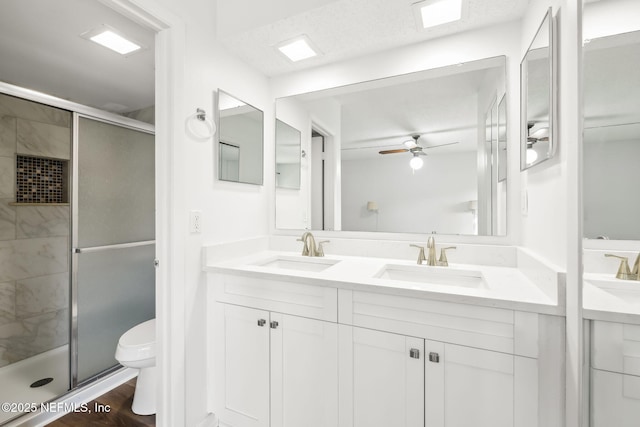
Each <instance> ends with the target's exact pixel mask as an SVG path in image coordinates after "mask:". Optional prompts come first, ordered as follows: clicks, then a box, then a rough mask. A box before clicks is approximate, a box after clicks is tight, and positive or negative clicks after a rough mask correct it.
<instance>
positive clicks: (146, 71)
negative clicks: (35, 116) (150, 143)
mask: <svg viewBox="0 0 640 427" xmlns="http://www.w3.org/2000/svg"><path fill="white" fill-rule="evenodd" d="M103 24H107V25H109V26H111V27H113V28H114V29H116V30H118V31H120V32H122V33H123V34H124V35H127V36H128V37H131V38H132V39H133V40H135V41H137V42H138V43H140V44H142V45H143V46H144V47H145V49H144V50H142V51H138V52H136V53H133V54H131V55H129V56H126V57H124V56H121V55H119V54H117V53H115V52H113V51H110V50H108V49H107V48H104V47H102V46H100V45H97V44H95V43H93V42H90V41H88V40H86V39H83V38H81V37H80V34H82V33H84V32H86V31H89V30H92V29H94V28H96V27H98V26H100V25H103ZM0 58H2V60H1V61H0V81H3V82H6V83H11V84H15V85H17V86H22V87H26V88H29V89H33V90H37V91H40V92H44V93H47V94H50V95H53V96H57V97H59V98H63V99H68V100H71V101H74V102H77V103H80V104H84V105H89V106H92V107H96V108H100V109H103V110H107V111H112V112H115V113H123V112H130V111H134V110H138V109H142V108H146V107H149V106H151V105H153V104H154V34H153V33H152V32H150V31H148V30H145V29H144V28H141V27H140V26H139V25H137V24H136V23H134V22H132V21H130V20H128V19H126V18H124V17H123V16H121V15H119V14H117V13H115V12H114V11H113V10H111V9H109V8H107V7H106V6H104V5H103V4H101V3H100V2H99V1H97V0H55V1H52V0H2V13H0Z"/></svg>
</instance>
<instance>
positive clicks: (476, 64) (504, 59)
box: [273, 54, 513, 239]
mask: <svg viewBox="0 0 640 427" xmlns="http://www.w3.org/2000/svg"><path fill="white" fill-rule="evenodd" d="M498 60H499V61H500V64H499V67H501V73H502V74H503V76H504V83H501V85H503V89H504V91H502V90H498V91H497V93H494V94H493V95H492V96H491V97H490V98H491V105H490V106H489V108H488V111H493V116H494V121H495V123H494V126H493V127H494V128H497V105H498V100H500V99H503V97H505V98H508V97H509V96H510V91H509V85H508V84H507V82H508V55H505V54H501V55H497V56H489V57H485V58H480V59H472V60H469V61H466V62H462V63H455V64H444V65H440V66H436V67H434V68H425V69H420V70H416V71H410V72H406V73H401V74H392V75H385V76H382V77H378V78H374V79H370V80H362V81H355V82H350V83H347V84H343V85H338V86H332V87H327V88H321V89H315V90H310V91H308V92H298V93H292V94H286V95H284V96H282V97H278V98H276V99H275V112H276V114H275V116H276V117H278V111H279V108H278V101H279V100H281V99H295V98H296V97H300V96H303V97H309V96H311V97H313V96H315V95H317V94H318V93H320V92H325V91H327V92H329V91H338V92H340V91H341V90H343V89H345V88H349V87H353V86H356V85H367V86H369V85H371V84H373V83H376V82H378V81H380V80H388V79H394V78H403V79H407V78H410V79H412V78H413V76H416V75H420V74H422V73H428V74H425V75H429V76H434V77H430V78H435V77H441V76H442V73H443V71H444V70H447V69H452V70H458V69H459V67H460V66H462V65H465V66H467V65H470V64H471V65H473V67H472V68H471V70H469V71H472V70H477V69H491V68H495V67H497V66H498V65H492V64H494V63H496V64H497V61H498ZM487 64H490V65H487ZM459 73H460V72H459V71H457V72H455V73H454V74H459ZM511 96H513V95H511ZM314 99H315V98H314ZM478 119H479V117H478ZM279 120H282V119H279ZM478 126H479V127H480V123H478ZM311 127H312V129H314V130H315V129H317V130H318V131H320V132H321V133H323V134H324V133H325V132H324V131H322V125H321V124H318V122H317V121H313V120H312V126H311ZM325 137H326V134H325ZM494 139H497V138H494ZM496 142H497V141H496ZM303 145H304V144H303ZM332 149H333V148H332ZM494 156H495V147H493V152H492V153H491V155H490V158H489V164H490V165H493V164H495V160H494V159H493V157H494ZM274 163H275V162H274ZM332 173H333V171H332ZM495 177H497V171H496V172H495V176H494V177H492V179H494V178H495ZM274 188H275V185H274ZM341 191H342V190H341V189H340V192H341ZM491 193H492V190H491V191H489V194H491ZM274 194H275V190H274ZM508 196H510V195H508ZM274 197H275V198H276V199H277V195H274ZM477 198H478V199H479V196H478V197H477ZM471 202H474V203H471ZM277 205H278V202H277V200H274V219H273V230H274V232H275V233H277V234H290V233H291V232H299V231H303V230H305V229H311V230H312V231H313V232H339V233H345V234H347V235H361V234H364V233H373V235H375V236H398V238H409V236H412V235H416V234H425V233H429V231H421V230H420V231H416V230H412V231H406V230H404V231H396V230H394V231H374V230H353V229H347V230H345V229H344V228H342V224H340V226H339V227H338V229H335V227H334V228H327V229H319V228H313V227H311V228H309V227H308V226H305V228H293V227H284V228H283V227H279V226H278V219H277V212H278V208H277ZM464 206H468V211H469V212H473V213H474V215H477V211H478V207H479V206H480V202H476V201H474V200H472V201H469V203H468V204H465V205H464ZM333 208H334V206H332V207H331V209H333ZM492 210H493V209H492ZM503 215H504V223H505V225H504V227H503V230H504V231H503V232H502V233H500V234H496V233H494V232H493V231H492V232H490V233H486V232H485V233H478V232H477V231H475V232H474V233H460V232H440V231H438V232H437V233H438V234H441V235H449V236H457V237H456V238H460V239H475V238H478V237H480V238H488V239H508V238H510V235H509V232H508V231H507V230H508V224H507V223H509V222H510V218H509V216H510V208H509V203H505V204H504V212H503ZM332 223H333V221H332ZM494 224H495V220H494V219H493V218H491V219H490V223H489V225H487V227H488V228H489V230H493V227H494ZM329 227H330V226H329ZM475 227H476V230H477V227H478V222H477V219H476V221H475ZM400 236H405V237H400ZM383 238H384V237H383Z"/></svg>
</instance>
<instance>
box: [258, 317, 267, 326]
mask: <svg viewBox="0 0 640 427" xmlns="http://www.w3.org/2000/svg"><path fill="white" fill-rule="evenodd" d="M266 323H267V321H266V320H264V319H259V320H258V326H261V327H262V326H264V325H265V324H266Z"/></svg>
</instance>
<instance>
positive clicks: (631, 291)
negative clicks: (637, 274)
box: [586, 279, 640, 305]
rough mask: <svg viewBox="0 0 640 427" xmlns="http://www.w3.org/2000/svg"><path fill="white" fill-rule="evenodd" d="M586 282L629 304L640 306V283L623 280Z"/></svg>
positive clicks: (592, 280)
mask: <svg viewBox="0 0 640 427" xmlns="http://www.w3.org/2000/svg"><path fill="white" fill-rule="evenodd" d="M586 281H587V282H589V283H591V284H592V285H593V286H595V287H596V288H598V289H600V290H601V291H604V292H606V293H608V294H609V295H611V296H613V297H615V298H618V299H621V300H623V301H624V302H625V303H627V304H632V305H640V281H637V280H621V279H610V280H599V279H587V280H586Z"/></svg>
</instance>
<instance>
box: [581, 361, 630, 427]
mask: <svg viewBox="0 0 640 427" xmlns="http://www.w3.org/2000/svg"><path fill="white" fill-rule="evenodd" d="M591 385H592V389H591V426H592V427H610V426H616V427H637V426H638V420H640V377H636V376H633V375H625V374H619V373H616V372H607V371H601V370H599V369H592V370H591Z"/></svg>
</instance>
